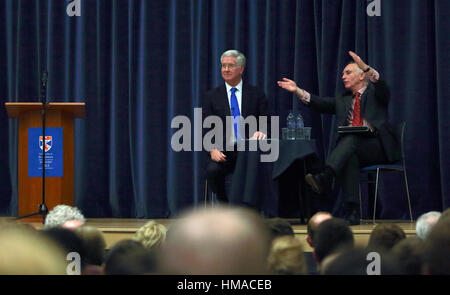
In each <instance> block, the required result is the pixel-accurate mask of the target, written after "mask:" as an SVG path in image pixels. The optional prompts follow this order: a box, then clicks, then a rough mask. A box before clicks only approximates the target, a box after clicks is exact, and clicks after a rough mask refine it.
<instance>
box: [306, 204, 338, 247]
mask: <svg viewBox="0 0 450 295" xmlns="http://www.w3.org/2000/svg"><path fill="white" fill-rule="evenodd" d="M331 218H333V216H332V215H331V214H330V213H328V212H325V211H320V212H317V213H316V214H314V215H313V216H312V217H311V218H310V219H309V220H308V225H307V227H306V229H307V231H308V236H307V237H306V242H307V243H308V244H309V246H310V247H311V248H314V236H315V233H316V230H317V228H318V227H319V224H320V223H322V221H325V220H327V219H331Z"/></svg>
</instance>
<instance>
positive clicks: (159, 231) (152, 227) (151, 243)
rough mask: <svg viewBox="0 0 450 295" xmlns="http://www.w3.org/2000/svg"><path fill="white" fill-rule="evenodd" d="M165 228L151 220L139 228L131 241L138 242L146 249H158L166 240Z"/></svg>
mask: <svg viewBox="0 0 450 295" xmlns="http://www.w3.org/2000/svg"><path fill="white" fill-rule="evenodd" d="M166 233H167V228H166V227H165V226H164V225H163V224H160V223H157V222H156V221H154V220H152V221H149V222H147V223H146V224H144V225H143V226H142V227H141V228H139V229H138V230H137V231H136V233H135V234H134V236H133V240H135V241H138V242H140V243H142V245H144V247H146V248H147V249H152V248H158V247H160V246H161V245H162V244H163V243H164V241H165V240H166Z"/></svg>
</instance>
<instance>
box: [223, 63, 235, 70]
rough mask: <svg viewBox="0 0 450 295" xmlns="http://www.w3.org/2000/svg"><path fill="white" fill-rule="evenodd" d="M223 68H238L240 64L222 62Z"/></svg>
mask: <svg viewBox="0 0 450 295" xmlns="http://www.w3.org/2000/svg"><path fill="white" fill-rule="evenodd" d="M221 66H222V69H230V70H232V69H235V68H238V67H239V66H238V65H237V64H221Z"/></svg>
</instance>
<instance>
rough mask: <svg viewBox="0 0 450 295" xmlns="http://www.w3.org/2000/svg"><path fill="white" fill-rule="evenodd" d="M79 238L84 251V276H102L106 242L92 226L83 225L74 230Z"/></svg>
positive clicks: (100, 233)
mask: <svg viewBox="0 0 450 295" xmlns="http://www.w3.org/2000/svg"><path fill="white" fill-rule="evenodd" d="M75 233H76V234H77V235H78V236H79V237H80V238H81V240H82V242H83V247H84V250H85V262H86V266H85V267H84V273H83V274H86V275H100V274H103V269H102V265H103V262H104V258H105V251H106V241H105V238H104V237H103V234H102V232H101V231H100V230H98V229H97V228H95V227H93V226H87V225H84V226H82V227H79V228H77V229H76V230H75Z"/></svg>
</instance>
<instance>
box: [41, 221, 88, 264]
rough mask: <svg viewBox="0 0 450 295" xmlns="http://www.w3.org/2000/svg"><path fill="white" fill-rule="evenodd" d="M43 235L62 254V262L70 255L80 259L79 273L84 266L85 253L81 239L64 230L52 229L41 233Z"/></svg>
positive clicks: (70, 231)
mask: <svg viewBox="0 0 450 295" xmlns="http://www.w3.org/2000/svg"><path fill="white" fill-rule="evenodd" d="M42 233H43V235H45V236H46V237H48V238H49V239H51V240H52V241H53V242H55V243H56V244H57V245H58V246H59V247H60V248H61V249H62V250H63V252H64V255H65V258H64V262H67V260H66V259H67V257H68V255H69V254H70V253H77V254H78V255H79V257H80V263H81V264H80V267H81V269H80V271H81V272H83V271H84V268H85V266H86V258H87V255H86V251H85V248H84V245H83V241H82V239H81V238H80V237H79V236H78V235H77V234H76V233H75V232H74V231H73V230H70V229H66V228H61V227H54V228H50V229H46V230H44V231H42Z"/></svg>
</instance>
